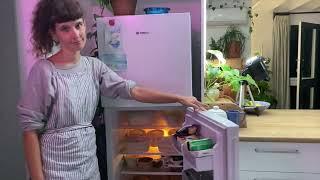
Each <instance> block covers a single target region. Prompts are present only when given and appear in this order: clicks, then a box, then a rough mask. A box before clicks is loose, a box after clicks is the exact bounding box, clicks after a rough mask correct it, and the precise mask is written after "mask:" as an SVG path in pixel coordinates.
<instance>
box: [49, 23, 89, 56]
mask: <svg viewBox="0 0 320 180" xmlns="http://www.w3.org/2000/svg"><path fill="white" fill-rule="evenodd" d="M52 37H53V39H54V40H55V41H57V42H59V45H60V48H61V49H62V50H68V51H72V52H77V51H80V50H81V49H82V48H83V47H84V45H85V43H86V26H85V23H84V20H83V19H82V18H80V19H77V20H74V21H68V22H63V23H56V24H55V29H54V31H53V33H52Z"/></svg>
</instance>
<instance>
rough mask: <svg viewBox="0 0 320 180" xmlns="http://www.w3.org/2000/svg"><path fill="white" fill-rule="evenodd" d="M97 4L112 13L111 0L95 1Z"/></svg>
mask: <svg viewBox="0 0 320 180" xmlns="http://www.w3.org/2000/svg"><path fill="white" fill-rule="evenodd" d="M96 2H97V3H99V4H100V6H101V8H102V9H104V8H107V9H109V10H110V11H112V6H111V0H96Z"/></svg>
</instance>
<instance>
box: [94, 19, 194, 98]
mask: <svg viewBox="0 0 320 180" xmlns="http://www.w3.org/2000/svg"><path fill="white" fill-rule="evenodd" d="M97 29H98V47H99V50H98V51H99V58H100V59H101V60H102V61H103V62H105V63H106V64H107V65H109V67H111V68H112V69H113V70H115V71H116V72H118V73H119V74H120V75H121V76H122V77H124V78H127V79H131V80H134V81H136V82H137V83H138V84H140V85H143V86H147V87H150V88H154V89H158V90H162V91H165V92H170V93H176V94H181V95H192V69H191V63H192V62H191V21H190V14H189V13H169V14H156V15H135V16H118V17H104V18H100V19H98V20H97Z"/></svg>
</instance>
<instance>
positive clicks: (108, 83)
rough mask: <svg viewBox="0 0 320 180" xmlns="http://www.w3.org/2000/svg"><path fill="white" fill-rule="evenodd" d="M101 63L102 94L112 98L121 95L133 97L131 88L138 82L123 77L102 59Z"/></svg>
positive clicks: (126, 97)
mask: <svg viewBox="0 0 320 180" xmlns="http://www.w3.org/2000/svg"><path fill="white" fill-rule="evenodd" d="M97 61H100V60H97ZM99 64H100V65H99V66H100V80H99V81H100V92H101V95H103V96H107V97H112V98H117V97H121V98H125V99H131V98H132V97H131V89H132V88H133V87H134V86H136V83H135V82H134V81H131V80H126V79H123V78H122V77H120V76H119V75H117V74H116V73H115V72H114V71H112V70H111V69H110V68H109V67H108V66H107V65H105V64H104V63H102V62H101V61H100V62H99Z"/></svg>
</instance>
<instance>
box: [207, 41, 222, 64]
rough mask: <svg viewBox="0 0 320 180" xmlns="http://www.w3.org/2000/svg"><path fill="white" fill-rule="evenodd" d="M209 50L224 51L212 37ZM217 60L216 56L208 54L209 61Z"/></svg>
mask: <svg viewBox="0 0 320 180" xmlns="http://www.w3.org/2000/svg"><path fill="white" fill-rule="evenodd" d="M209 49H210V50H218V51H221V52H222V51H223V50H222V48H221V46H220V44H219V43H218V42H216V40H215V39H213V38H212V37H210V43H209ZM214 58H216V57H215V55H213V54H211V53H207V59H214Z"/></svg>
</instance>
